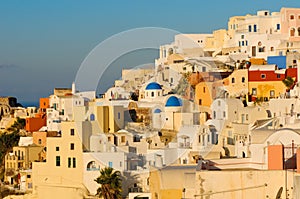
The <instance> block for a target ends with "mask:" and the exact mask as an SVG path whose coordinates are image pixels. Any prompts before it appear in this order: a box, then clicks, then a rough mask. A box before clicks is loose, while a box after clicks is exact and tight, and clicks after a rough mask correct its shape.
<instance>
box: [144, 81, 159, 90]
mask: <svg viewBox="0 0 300 199" xmlns="http://www.w3.org/2000/svg"><path fill="white" fill-rule="evenodd" d="M161 89H162V88H161V86H160V85H159V84H158V83H156V82H151V83H149V84H148V85H147V86H146V90H161Z"/></svg>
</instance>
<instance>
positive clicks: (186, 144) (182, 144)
mask: <svg viewBox="0 0 300 199" xmlns="http://www.w3.org/2000/svg"><path fill="white" fill-rule="evenodd" d="M179 148H181V149H190V148H192V147H191V143H190V142H180V143H179Z"/></svg>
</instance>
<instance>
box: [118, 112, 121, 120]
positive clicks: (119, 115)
mask: <svg viewBox="0 0 300 199" xmlns="http://www.w3.org/2000/svg"><path fill="white" fill-rule="evenodd" d="M119 119H121V113H120V112H118V120H119Z"/></svg>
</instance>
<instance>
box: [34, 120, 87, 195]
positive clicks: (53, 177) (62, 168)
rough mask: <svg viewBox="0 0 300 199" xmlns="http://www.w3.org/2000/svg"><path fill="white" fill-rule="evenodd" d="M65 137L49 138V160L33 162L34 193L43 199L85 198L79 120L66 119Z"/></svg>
mask: <svg viewBox="0 0 300 199" xmlns="http://www.w3.org/2000/svg"><path fill="white" fill-rule="evenodd" d="M61 127H62V135H61V137H49V138H48V139H47V161H46V162H38V163H37V162H35V163H33V185H34V193H35V194H36V195H37V197H38V198H40V199H48V198H49V199H52V198H57V199H59V198H74V199H76V198H80V199H81V198H84V196H86V195H87V190H86V188H85V186H84V184H83V172H82V171H83V157H82V142H81V139H80V136H81V135H79V133H78V130H77V128H76V124H75V122H62V123H61Z"/></svg>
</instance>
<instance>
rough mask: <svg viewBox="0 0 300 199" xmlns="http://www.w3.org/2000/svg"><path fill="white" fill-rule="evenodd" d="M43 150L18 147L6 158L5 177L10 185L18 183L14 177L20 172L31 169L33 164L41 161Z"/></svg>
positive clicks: (39, 147) (37, 147)
mask: <svg viewBox="0 0 300 199" xmlns="http://www.w3.org/2000/svg"><path fill="white" fill-rule="evenodd" d="M42 150H43V147H41V146H36V145H32V146H16V147H13V152H12V153H8V154H6V156H5V164H4V165H5V177H4V180H5V181H7V182H9V183H10V184H15V183H18V182H16V181H15V180H14V176H15V175H17V174H18V172H19V171H20V170H24V169H31V168H32V163H33V162H35V161H40V160H41V158H40V153H41V151H42Z"/></svg>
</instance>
